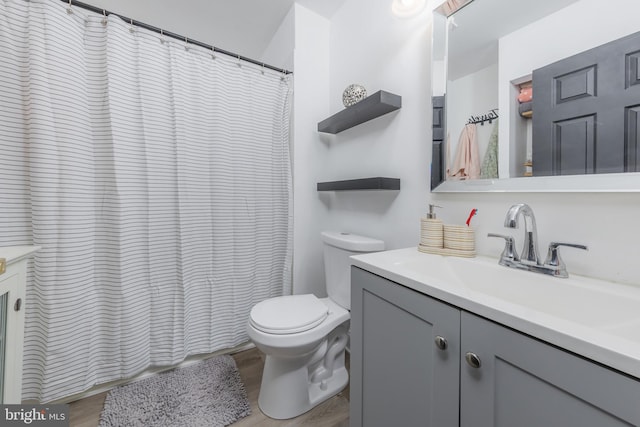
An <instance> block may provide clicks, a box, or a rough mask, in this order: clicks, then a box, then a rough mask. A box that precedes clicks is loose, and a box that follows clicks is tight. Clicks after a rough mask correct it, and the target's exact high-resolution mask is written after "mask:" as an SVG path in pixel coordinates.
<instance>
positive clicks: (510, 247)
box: [487, 203, 588, 277]
mask: <svg viewBox="0 0 640 427" xmlns="http://www.w3.org/2000/svg"><path fill="white" fill-rule="evenodd" d="M520 214H522V217H523V219H524V246H523V248H522V253H521V254H520V255H518V252H517V251H516V249H515V240H514V239H513V237H512V236H505V235H502V234H495V233H489V234H488V235H487V236H488V237H501V238H503V239H504V240H505V246H504V250H503V251H502V254H501V255H500V260H499V261H498V263H499V264H500V265H504V266H506V267H511V268H517V269H521V270H527V271H533V272H536V273H543V274H549V275H551V276H555V277H569V273H568V272H567V266H566V265H565V263H564V261H562V258H560V250H559V248H558V247H559V246H569V247H572V248H577V249H584V250H588V248H587V247H586V246H584V245H577V244H573V243H559V242H551V243H550V244H549V251H548V252H547V259H546V260H545V262H544V263H541V262H540V256H539V255H538V230H537V228H536V218H535V216H534V215H533V210H532V209H531V207H530V206H529V205H527V204H524V203H520V204H517V205H513V206H511V207H510V208H509V210H508V211H507V216H506V218H505V219H504V226H505V227H507V228H518V216H519V215H520Z"/></svg>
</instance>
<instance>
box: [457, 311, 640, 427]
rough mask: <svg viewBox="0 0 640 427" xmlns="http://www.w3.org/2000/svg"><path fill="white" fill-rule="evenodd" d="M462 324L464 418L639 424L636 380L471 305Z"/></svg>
mask: <svg viewBox="0 0 640 427" xmlns="http://www.w3.org/2000/svg"><path fill="white" fill-rule="evenodd" d="M461 331H462V332H461V342H462V348H461V355H462V365H461V372H460V386H461V391H460V425H461V426H463V427H467V426H469V427H471V426H473V427H514V426H518V427H549V426H558V427H560V426H561V427H590V426H593V427H608V426H638V425H640V382H638V381H637V380H635V379H633V378H630V377H627V376H625V375H623V374H620V373H618V372H616V371H613V370H610V369H607V368H605V367H602V366H600V365H597V364H595V363H593V362H591V361H588V360H586V359H584V358H582V357H580V356H576V355H574V354H572V353H568V352H566V351H564V350H561V349H558V348H556V347H553V346H551V345H549V344H546V343H543V342H541V341H538V340H536V339H533V338H531V337H528V336H526V335H523V334H520V333H518V332H515V331H513V330H511V329H508V328H506V327H503V326H500V325H498V324H495V323H493V322H490V321H488V320H485V319H483V318H480V317H478V316H475V315H473V314H469V313H467V312H463V313H462V321H461ZM467 352H471V353H474V354H475V355H477V357H478V358H479V359H480V367H479V368H474V367H471V366H470V365H469V364H468V363H467V362H466V361H465V358H466V353H467Z"/></svg>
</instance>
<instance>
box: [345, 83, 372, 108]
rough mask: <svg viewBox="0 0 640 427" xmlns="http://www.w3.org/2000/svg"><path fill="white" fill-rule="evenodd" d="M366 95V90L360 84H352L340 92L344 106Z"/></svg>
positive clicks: (355, 102)
mask: <svg viewBox="0 0 640 427" xmlns="http://www.w3.org/2000/svg"><path fill="white" fill-rule="evenodd" d="M366 97H367V90H366V89H365V88H364V86H362V85H358V84H352V85H349V86H347V88H346V89H345V90H344V92H342V103H343V104H344V106H345V107H351V106H352V105H353V104H357V103H358V102H360V101H362V100H363V99H365V98H366Z"/></svg>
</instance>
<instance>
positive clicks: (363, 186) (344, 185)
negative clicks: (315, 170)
mask: <svg viewBox="0 0 640 427" xmlns="http://www.w3.org/2000/svg"><path fill="white" fill-rule="evenodd" d="M347 190H400V178H384V177H375V178H359V179H348V180H345V181H330V182H319V183H318V191H347Z"/></svg>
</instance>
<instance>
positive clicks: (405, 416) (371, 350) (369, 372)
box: [350, 268, 460, 427]
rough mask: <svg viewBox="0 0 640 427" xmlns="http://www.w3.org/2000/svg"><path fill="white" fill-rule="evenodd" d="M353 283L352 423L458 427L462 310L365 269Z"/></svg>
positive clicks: (385, 426)
mask: <svg viewBox="0 0 640 427" xmlns="http://www.w3.org/2000/svg"><path fill="white" fill-rule="evenodd" d="M351 286H352V297H351V313H352V315H351V371H350V374H351V382H350V389H351V396H350V401H351V402H350V403H351V413H350V425H351V426H352V427H354V426H366V427H389V426H406V427H411V426H417V425H424V426H438V427H446V426H454V425H458V407H459V392H458V378H459V369H460V368H459V366H460V364H459V356H458V355H459V352H460V348H459V342H460V340H459V338H458V337H459V335H460V310H458V309H457V308H454V307H451V306H449V305H446V304H443V303H441V302H439V301H437V300H435V299H432V298H429V297H427V296H424V295H422V294H419V293H417V292H416V291H413V290H411V289H408V288H405V287H402V286H400V285H395V284H393V283H392V282H389V281H387V280H385V279H383V278H381V277H379V276H375V275H373V274H370V273H368V272H365V271H364V270H361V269H358V268H353V270H352V278H351ZM437 337H441V338H442V339H444V340H446V341H444V342H442V343H441V344H440V347H443V348H444V349H442V350H441V349H440V348H438V346H437V345H436V341H435V340H436V338H437Z"/></svg>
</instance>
